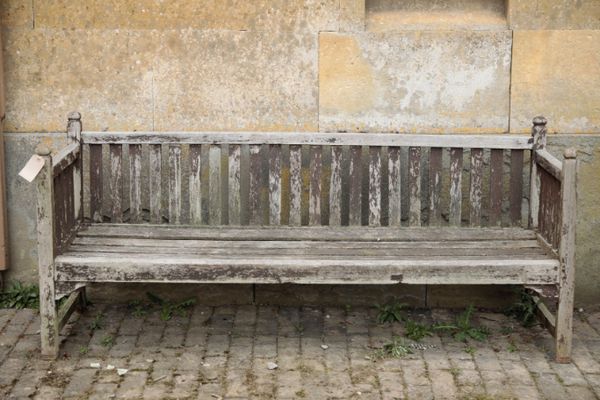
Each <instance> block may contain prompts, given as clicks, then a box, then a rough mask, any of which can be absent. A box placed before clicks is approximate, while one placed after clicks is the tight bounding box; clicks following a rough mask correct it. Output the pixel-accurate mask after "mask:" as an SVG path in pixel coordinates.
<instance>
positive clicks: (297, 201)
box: [289, 145, 302, 226]
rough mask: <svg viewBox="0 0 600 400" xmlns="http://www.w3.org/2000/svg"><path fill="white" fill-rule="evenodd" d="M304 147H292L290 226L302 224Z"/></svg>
mask: <svg viewBox="0 0 600 400" xmlns="http://www.w3.org/2000/svg"><path fill="white" fill-rule="evenodd" d="M301 207H302V147H301V146H296V145H292V146H290V218H289V224H290V225H294V226H299V225H300V224H301V223H302V208H301Z"/></svg>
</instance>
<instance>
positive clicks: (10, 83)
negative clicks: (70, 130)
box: [3, 29, 152, 132]
mask: <svg viewBox="0 0 600 400" xmlns="http://www.w3.org/2000/svg"><path fill="white" fill-rule="evenodd" d="M144 38H147V37H146V36H145V33H144V32H132V31H130V32H127V31H87V30H81V31H80V30H60V31H59V30H56V31H54V30H42V29H40V30H38V29H35V30H29V29H27V30H24V29H13V30H7V31H5V34H4V38H3V39H4V48H5V54H4V62H5V82H6V103H7V106H6V121H5V129H6V130H7V131H21V132H23V131H25V132H36V131H37V132H44V131H57V130H60V131H62V130H64V118H65V115H67V113H68V112H69V111H72V110H78V111H80V112H81V113H82V114H83V115H85V119H86V126H85V128H86V129H100V130H104V129H108V130H119V129H125V130H141V129H152V69H151V68H152V64H151V60H150V59H149V58H147V57H145V55H144V53H143V51H144V45H146V46H151V43H149V42H150V41H149V40H147V41H146V42H144Z"/></svg>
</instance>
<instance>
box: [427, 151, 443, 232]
mask: <svg viewBox="0 0 600 400" xmlns="http://www.w3.org/2000/svg"><path fill="white" fill-rule="evenodd" d="M443 154H444V153H443V149H442V148H441V147H432V148H431V150H430V152H429V225H432V226H440V225H441V224H442V207H441V195H442V156H443Z"/></svg>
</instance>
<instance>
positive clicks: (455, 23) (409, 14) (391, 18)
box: [367, 0, 507, 32]
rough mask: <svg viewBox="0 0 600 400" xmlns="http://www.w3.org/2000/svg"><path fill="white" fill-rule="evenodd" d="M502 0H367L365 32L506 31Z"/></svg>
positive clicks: (503, 2) (504, 5)
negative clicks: (366, 30)
mask: <svg viewBox="0 0 600 400" xmlns="http://www.w3.org/2000/svg"><path fill="white" fill-rule="evenodd" d="M505 3H506V1H505V0H469V1H464V0H412V1H396V0H370V1H369V2H368V3H367V29H368V30H369V31H373V32H382V31H389V30H461V29H465V30H506V27H507V22H506V4H505Z"/></svg>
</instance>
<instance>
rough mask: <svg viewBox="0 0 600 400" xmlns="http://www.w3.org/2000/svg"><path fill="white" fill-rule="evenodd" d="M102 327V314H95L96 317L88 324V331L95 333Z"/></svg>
mask: <svg viewBox="0 0 600 400" xmlns="http://www.w3.org/2000/svg"><path fill="white" fill-rule="evenodd" d="M103 326H104V313H101V312H99V313H98V314H96V316H95V317H94V319H93V320H92V322H90V329H91V330H92V331H97V330H99V329H102V327H103Z"/></svg>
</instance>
